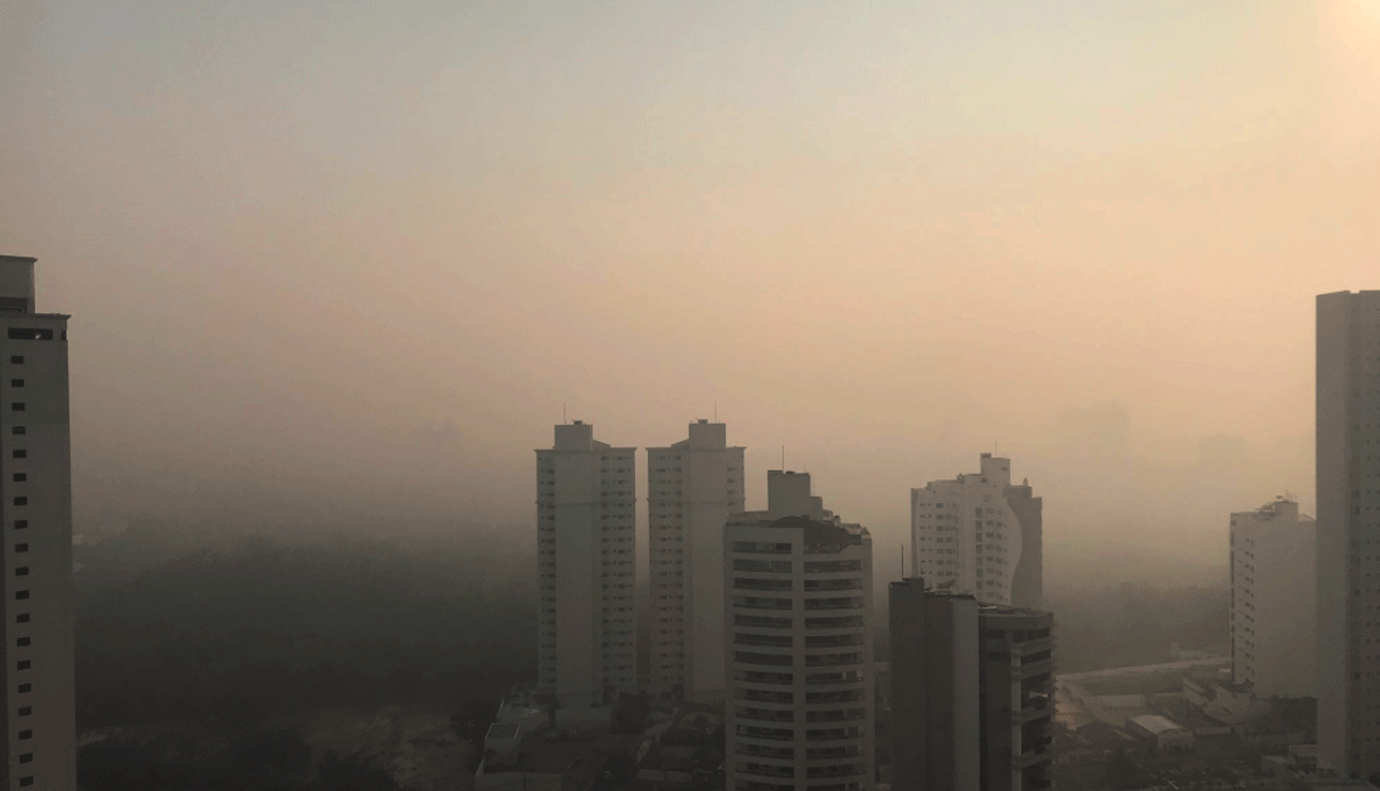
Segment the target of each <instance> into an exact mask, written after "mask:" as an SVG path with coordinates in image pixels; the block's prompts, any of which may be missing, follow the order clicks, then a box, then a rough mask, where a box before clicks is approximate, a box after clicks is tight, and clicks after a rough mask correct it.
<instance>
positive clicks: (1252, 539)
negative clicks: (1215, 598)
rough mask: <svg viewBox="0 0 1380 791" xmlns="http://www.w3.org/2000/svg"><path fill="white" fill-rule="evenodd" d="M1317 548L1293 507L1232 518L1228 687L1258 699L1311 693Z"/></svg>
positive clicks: (1280, 503) (1269, 507)
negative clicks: (1247, 690)
mask: <svg viewBox="0 0 1380 791" xmlns="http://www.w3.org/2000/svg"><path fill="white" fill-rule="evenodd" d="M1317 544H1318V526H1317V523H1316V522H1314V521H1313V518H1312V517H1309V516H1304V515H1301V514H1299V504H1298V503H1296V502H1293V501H1292V500H1287V499H1284V498H1283V497H1281V498H1280V499H1278V500H1276V501H1275V502H1272V503H1267V504H1265V505H1263V506H1261V507H1260V508H1258V509H1256V510H1254V511H1243V512H1241V513H1235V514H1232V515H1231V671H1232V681H1233V682H1235V683H1237V684H1250V685H1251V686H1252V688H1253V690H1254V692H1255V694H1256V696H1258V697H1262V698H1270V697H1286V698H1288V697H1313V696H1314V695H1316V694H1317V652H1316V651H1314V650H1313V645H1314V642H1315V641H1316V633H1317V629H1316V622H1317V616H1318V612H1317V597H1316V595H1315V594H1316V593H1317V586H1316V584H1315V582H1314V578H1315V575H1316V573H1317V570H1316V566H1317Z"/></svg>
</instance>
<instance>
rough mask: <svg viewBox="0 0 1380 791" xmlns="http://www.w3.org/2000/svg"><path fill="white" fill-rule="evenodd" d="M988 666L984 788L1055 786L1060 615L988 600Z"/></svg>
mask: <svg viewBox="0 0 1380 791" xmlns="http://www.w3.org/2000/svg"><path fill="white" fill-rule="evenodd" d="M978 628H979V629H980V630H981V633H982V668H981V672H980V673H979V675H978V690H979V696H980V697H979V706H980V708H981V710H982V729H981V755H982V759H981V766H982V776H981V778H980V788H981V789H982V791H1023V790H1024V789H1048V788H1052V787H1053V767H1054V638H1053V635H1052V630H1053V629H1054V616H1053V615H1051V614H1050V613H1047V612H1041V611H1038V610H1028V609H1023V608H1016V607H1005V606H1001V605H984V606H983V607H982V609H981V610H979V612H978Z"/></svg>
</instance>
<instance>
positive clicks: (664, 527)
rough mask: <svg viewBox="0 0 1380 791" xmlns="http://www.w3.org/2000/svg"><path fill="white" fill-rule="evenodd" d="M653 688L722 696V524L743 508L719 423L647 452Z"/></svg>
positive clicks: (736, 462)
mask: <svg viewBox="0 0 1380 791" xmlns="http://www.w3.org/2000/svg"><path fill="white" fill-rule="evenodd" d="M647 503H648V508H647V517H648V521H649V523H650V524H649V539H648V540H649V541H650V542H651V546H650V557H651V595H652V602H651V604H652V607H651V615H652V621H651V632H652V634H651V640H650V643H651V678H652V685H653V688H654V689H656V690H657V691H658V692H660V693H663V694H666V693H673V692H677V691H679V692H680V693H681V694H683V695H684V697H685V699H686V700H689V701H696V702H701V703H708V702H715V701H722V700H723V698H724V689H725V687H724V651H723V646H724V554H723V551H724V523H725V522H726V521H727V520H728V518H729V516H730V515H733V514H740V513H742V511H743V448H741V447H729V446H728V440H727V428H726V427H725V426H724V424H723V423H711V422H709V421H708V420H700V421H697V422H695V423H691V424H690V435H689V438H687V439H684V440H681V441H680V442H677V443H675V444H674V445H671V446H670V447H666V448H648V449H647Z"/></svg>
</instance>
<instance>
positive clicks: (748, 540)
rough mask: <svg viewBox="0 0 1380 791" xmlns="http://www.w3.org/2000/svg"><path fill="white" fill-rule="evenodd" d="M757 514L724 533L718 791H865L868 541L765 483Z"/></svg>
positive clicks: (799, 497)
mask: <svg viewBox="0 0 1380 791" xmlns="http://www.w3.org/2000/svg"><path fill="white" fill-rule="evenodd" d="M767 488H768V505H767V510H766V511H758V512H752V513H746V514H741V515H739V516H735V517H731V518H730V519H729V522H728V526H727V527H726V528H725V529H724V547H723V552H724V555H723V557H724V564H725V565H726V566H727V567H728V568H729V569H730V571H729V572H728V573H727V575H726V576H727V578H726V579H725V585H724V594H725V599H726V613H727V615H726V620H727V622H728V623H727V629H728V633H727V635H726V636H727V638H728V639H727V640H726V641H725V646H724V648H725V652H726V660H727V663H728V666H729V680H728V686H729V698H730V699H729V700H728V701H727V703H726V705H725V707H724V709H725V712H724V713H725V733H726V742H727V744H726V747H725V752H726V757H725V771H726V778H725V781H726V788H728V789H729V791H871V789H872V788H873V785H874V778H875V772H876V751H875V746H876V745H875V739H876V736H875V734H874V732H873V711H874V709H873V706H874V703H873V687H874V683H875V679H874V678H873V675H872V668H873V655H872V630H873V629H874V628H875V624H874V623H873V622H872V538H871V536H870V535H869V534H868V532H867V531H866V530H865V529H863V528H862V527H859V526H858V525H848V524H844V523H843V522H842V521H841V520H840V519H839V518H838V517H836V516H834V515H833V514H832V513H830V512H828V511H826V510H824V508H823V506H822V504H821V502H820V499H819V498H818V497H814V496H812V495H811V494H810V477H809V475H807V474H798V473H791V472H782V471H772V472H770V473H768V478H767Z"/></svg>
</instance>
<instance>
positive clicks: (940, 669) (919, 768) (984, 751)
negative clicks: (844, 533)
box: [888, 577, 1054, 791]
mask: <svg viewBox="0 0 1380 791" xmlns="http://www.w3.org/2000/svg"><path fill="white" fill-rule="evenodd" d="M888 598H889V602H888V604H889V610H890V621H891V629H890V634H891V697H890V700H891V733H892V748H891V755H892V767H891V770H892V773H891V781H892V782H891V787H892V788H893V789H894V791H929V789H937V788H943V789H952V791H1021V790H1022V789H1047V788H1051V787H1052V777H1051V773H1052V760H1053V751H1052V743H1053V742H1052V739H1053V722H1054V679H1053V674H1054V656H1053V652H1054V640H1053V637H1052V636H1051V629H1052V628H1053V626H1054V617H1053V616H1052V615H1050V614H1049V613H1047V612H1040V611H1036V610H1028V609H1020V608H1013V607H1006V606H1002V605H983V604H981V603H979V602H978V600H977V599H976V598H975V597H974V596H972V595H971V594H961V593H954V592H952V591H949V590H943V589H940V590H934V589H928V590H927V589H925V587H924V582H923V581H922V580H921V579H919V578H915V577H912V578H910V579H906V580H902V581H900V582H893V583H891V586H890V588H889V591H888Z"/></svg>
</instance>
